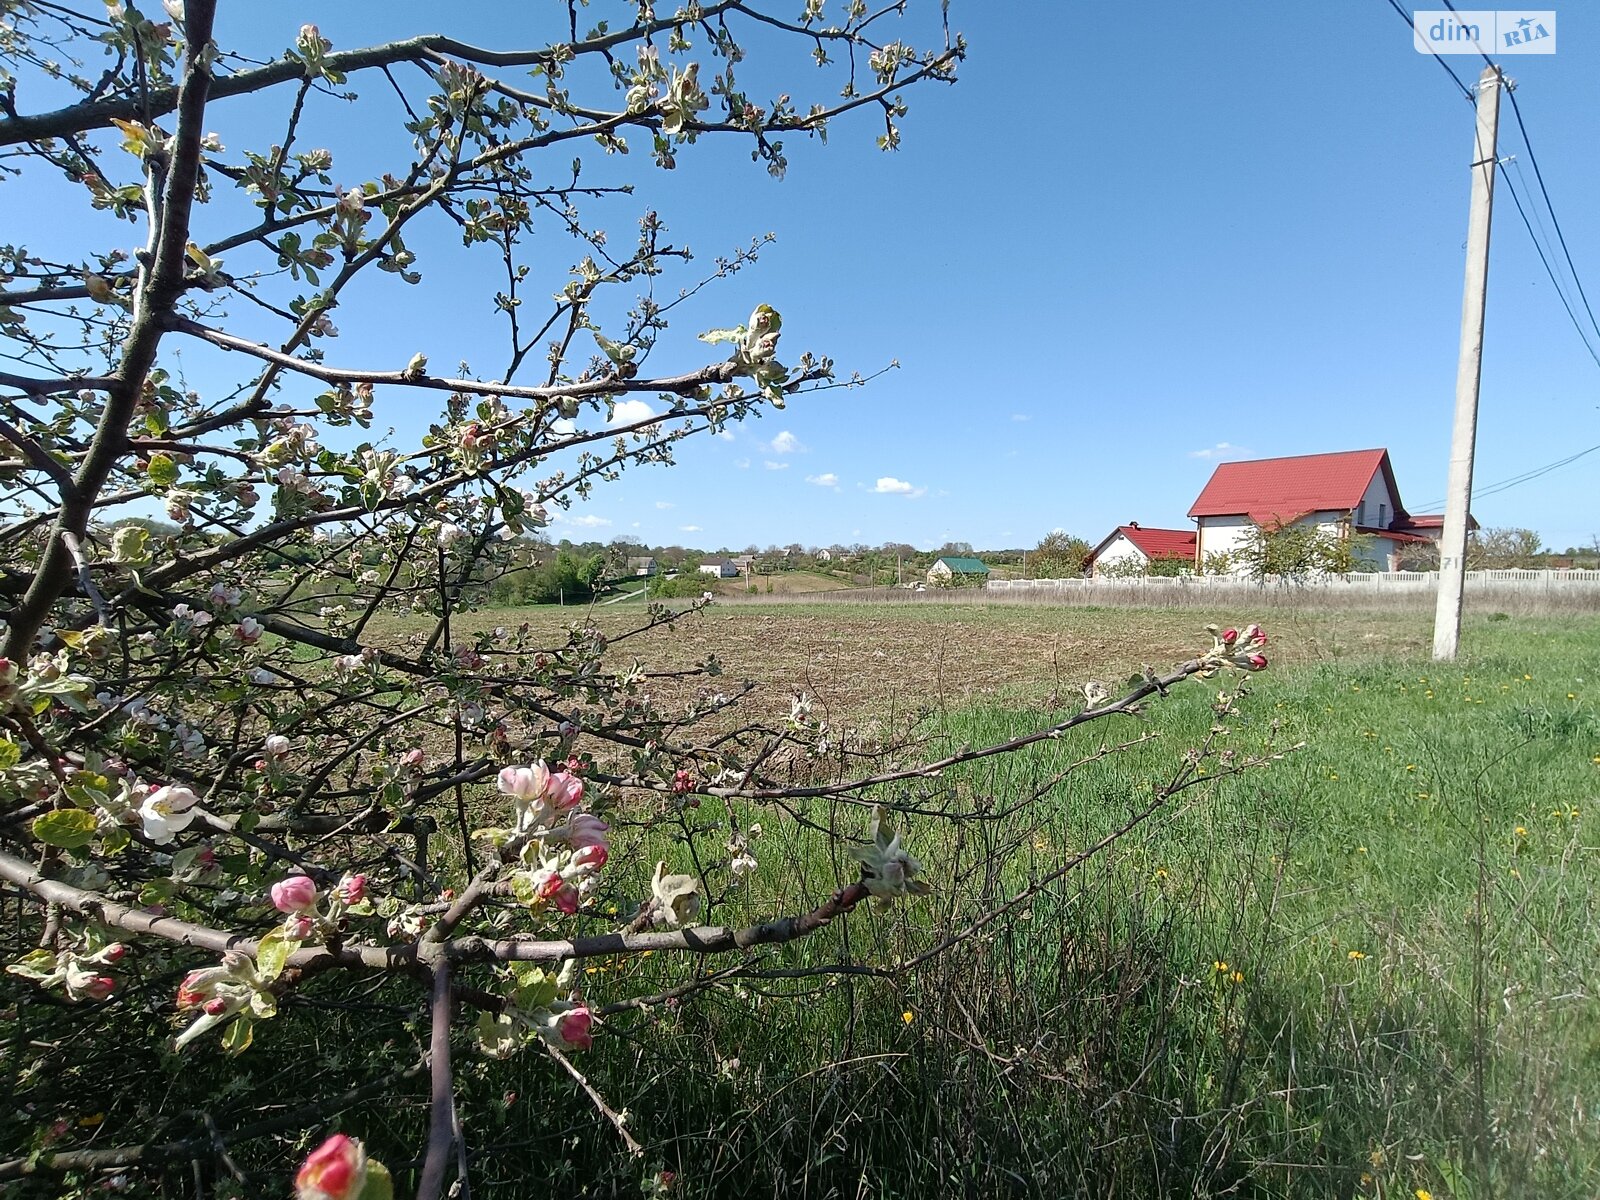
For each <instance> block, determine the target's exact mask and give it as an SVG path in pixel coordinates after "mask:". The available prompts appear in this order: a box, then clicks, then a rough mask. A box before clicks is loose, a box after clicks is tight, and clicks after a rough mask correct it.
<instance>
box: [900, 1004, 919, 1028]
mask: <svg viewBox="0 0 1600 1200" xmlns="http://www.w3.org/2000/svg"><path fill="white" fill-rule="evenodd" d="M900 1019H901V1020H902V1021H904V1022H905V1023H906V1024H907V1025H909V1024H911V1022H913V1021H915V1020H916V1019H917V1014H916V1013H914V1012H912V1011H911V1010H910V1009H909V1008H908V1009H906V1011H905V1012H903V1013H901V1014H900Z"/></svg>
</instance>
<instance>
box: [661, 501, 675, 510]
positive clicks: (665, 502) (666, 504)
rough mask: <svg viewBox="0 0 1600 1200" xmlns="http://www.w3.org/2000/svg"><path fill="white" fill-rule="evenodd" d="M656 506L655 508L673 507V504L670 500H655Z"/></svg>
mask: <svg viewBox="0 0 1600 1200" xmlns="http://www.w3.org/2000/svg"><path fill="white" fill-rule="evenodd" d="M656 507H657V508H673V507H675V506H674V505H673V503H672V501H671V500H657V501H656Z"/></svg>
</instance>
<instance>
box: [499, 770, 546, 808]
mask: <svg viewBox="0 0 1600 1200" xmlns="http://www.w3.org/2000/svg"><path fill="white" fill-rule="evenodd" d="M549 784H550V768H548V767H546V766H545V765H544V763H543V762H542V761H541V762H536V763H534V764H533V765H532V766H531V767H505V768H503V769H502V770H501V771H500V790H501V791H502V792H504V793H505V794H506V795H507V796H515V797H516V798H517V799H518V800H539V799H542V798H543V797H544V793H545V789H546V788H547V787H548V786H549Z"/></svg>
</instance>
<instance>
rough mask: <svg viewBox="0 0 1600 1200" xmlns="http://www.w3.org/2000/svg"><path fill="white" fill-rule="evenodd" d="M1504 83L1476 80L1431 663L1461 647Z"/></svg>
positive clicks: (1496, 77) (1492, 75)
mask: <svg viewBox="0 0 1600 1200" xmlns="http://www.w3.org/2000/svg"><path fill="white" fill-rule="evenodd" d="M1502 86H1504V87H1506V88H1509V87H1510V86H1511V81H1510V80H1508V79H1506V78H1505V77H1504V76H1502V75H1501V74H1500V68H1499V67H1494V66H1489V67H1485V68H1484V69H1483V74H1482V75H1480V76H1479V77H1478V104H1477V115H1478V120H1477V131H1476V137H1475V139H1474V141H1473V144H1472V148H1473V153H1472V213H1471V215H1470V216H1469V217H1468V218H1467V281H1466V287H1465V290H1464V291H1463V293H1462V297H1461V352H1460V356H1459V357H1458V358H1457V360H1456V420H1455V428H1454V429H1453V430H1452V432H1451V435H1450V477H1449V482H1448V484H1447V485H1446V499H1445V505H1444V529H1443V530H1442V531H1441V533H1440V537H1439V601H1438V607H1437V608H1436V609H1435V611H1434V616H1433V657H1434V658H1435V659H1436V660H1438V661H1448V660H1450V659H1453V658H1455V656H1456V648H1457V647H1458V646H1459V645H1460V643H1461V602H1462V595H1463V592H1464V591H1465V588H1466V569H1467V519H1468V511H1469V509H1470V507H1471V505H1472V455H1473V450H1474V448H1475V446H1476V445H1477V441H1478V381H1479V379H1480V377H1481V376H1482V374H1483V306H1484V302H1485V298H1486V294H1487V291H1488V285H1489V218H1490V215H1491V214H1492V213H1493V211H1494V171H1495V141H1496V136H1497V134H1498V132H1499V128H1500V89H1501V87H1502Z"/></svg>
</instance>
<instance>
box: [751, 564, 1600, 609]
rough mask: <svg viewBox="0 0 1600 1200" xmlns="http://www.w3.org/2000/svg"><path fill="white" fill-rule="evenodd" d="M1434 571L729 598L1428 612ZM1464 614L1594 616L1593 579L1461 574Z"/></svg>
mask: <svg viewBox="0 0 1600 1200" xmlns="http://www.w3.org/2000/svg"><path fill="white" fill-rule="evenodd" d="M1438 588H1439V575H1438V573H1437V572H1435V571H1396V572H1389V573H1386V574H1376V573H1374V574H1364V575H1324V576H1321V577H1319V578H1315V579H1278V578H1271V579H1268V580H1266V581H1265V582H1262V581H1258V580H1254V579H1247V578H1242V577H1240V576H1237V575H1181V576H1175V577H1174V576H1134V577H1132V578H1127V579H991V580H990V581H989V582H988V584H987V585H986V586H984V587H958V588H925V589H923V590H921V591H916V590H913V589H911V588H852V589H847V590H841V591H827V592H807V593H790V594H787V595H774V596H737V597H734V596H730V597H728V598H727V602H728V603H730V604H879V605H882V604H889V605H895V604H899V605H915V604H961V605H992V604H1017V605H1046V606H1049V605H1060V606H1063V607H1086V608H1197V609H1202V608H1215V607H1216V606H1218V605H1228V604H1234V603H1243V604H1248V605H1251V606H1256V607H1265V608H1269V609H1272V608H1276V609H1286V610H1294V609H1308V610H1315V609H1328V610H1339V609H1373V610H1380V609H1388V610H1396V611H1410V612H1423V611H1430V610H1431V609H1432V608H1433V605H1434V597H1435V596H1436V595H1437V593H1438ZM1466 593H1467V594H1466V600H1467V606H1468V609H1469V610H1471V611H1475V612H1503V613H1506V614H1508V615H1510V614H1516V615H1523V616H1533V615H1549V614H1558V613H1594V612H1600V571H1468V572H1467V583H1466Z"/></svg>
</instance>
